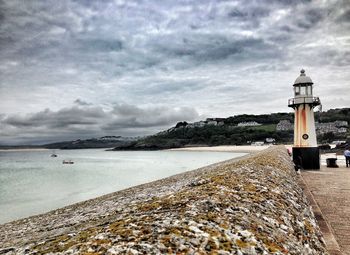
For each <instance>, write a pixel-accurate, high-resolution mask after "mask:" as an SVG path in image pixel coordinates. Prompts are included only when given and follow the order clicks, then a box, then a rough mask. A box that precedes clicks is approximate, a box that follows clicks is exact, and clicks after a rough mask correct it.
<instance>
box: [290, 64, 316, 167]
mask: <svg viewBox="0 0 350 255" xmlns="http://www.w3.org/2000/svg"><path fill="white" fill-rule="evenodd" d="M312 85H313V82H312V80H311V78H310V77H308V76H306V75H305V70H301V71H300V76H299V77H298V78H297V79H296V80H295V82H294V84H293V87H294V98H292V99H289V100H288V106H289V107H292V108H293V109H294V112H295V115H294V147H293V161H294V163H295V165H296V166H297V167H298V168H301V169H320V152H319V148H318V147H317V139H316V130H315V120H314V111H313V109H314V108H315V107H316V106H318V105H320V104H321V102H320V99H319V98H318V97H314V96H313V95H312Z"/></svg>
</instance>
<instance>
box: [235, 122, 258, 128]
mask: <svg viewBox="0 0 350 255" xmlns="http://www.w3.org/2000/svg"><path fill="white" fill-rule="evenodd" d="M237 126H238V127H254V126H261V124H260V123H258V122H256V121H247V122H240V123H238V124H237Z"/></svg>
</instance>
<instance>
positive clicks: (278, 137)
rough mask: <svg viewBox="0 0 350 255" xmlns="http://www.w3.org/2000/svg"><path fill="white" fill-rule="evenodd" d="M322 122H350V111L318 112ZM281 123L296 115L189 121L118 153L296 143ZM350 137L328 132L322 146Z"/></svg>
mask: <svg viewBox="0 0 350 255" xmlns="http://www.w3.org/2000/svg"><path fill="white" fill-rule="evenodd" d="M315 119H316V121H319V122H333V121H336V120H345V121H348V123H350V108H343V109H332V110H329V111H327V112H317V113H315ZM281 120H289V121H290V122H293V120H294V113H292V112H291V113H273V114H263V115H247V114H243V115H237V116H232V117H228V118H225V119H220V120H219V122H220V124H217V125H210V124H209V122H208V123H207V124H206V125H202V126H194V125H191V124H189V123H187V122H186V121H183V122H178V123H177V124H176V125H175V127H173V128H170V129H169V130H166V131H163V132H160V133H158V134H155V135H152V136H148V137H145V138H142V139H139V140H137V141H134V142H131V143H128V144H124V145H123V146H118V147H116V148H115V149H116V150H145V149H146V150H147V149H148V150H156V149H167V148H177V147H183V146H202V145H207V146H216V145H245V144H250V143H251V142H256V141H265V139H266V138H273V139H275V142H276V143H277V144H282V143H284V144H285V143H292V142H293V130H289V131H276V125H277V123H278V122H279V121H281ZM252 121H255V122H257V123H259V124H262V125H259V126H248V127H238V126H237V124H238V123H241V122H252ZM347 135H349V134H344V133H343V134H333V133H326V134H323V135H319V136H318V138H319V141H318V142H319V143H328V142H331V141H333V140H345V139H346V136H347Z"/></svg>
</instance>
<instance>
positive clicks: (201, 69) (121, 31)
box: [0, 0, 350, 139]
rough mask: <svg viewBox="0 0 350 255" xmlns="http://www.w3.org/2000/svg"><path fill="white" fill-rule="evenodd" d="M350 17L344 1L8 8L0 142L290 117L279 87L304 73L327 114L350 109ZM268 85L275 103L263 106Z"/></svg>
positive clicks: (9, 4)
mask: <svg viewBox="0 0 350 255" xmlns="http://www.w3.org/2000/svg"><path fill="white" fill-rule="evenodd" d="M349 10H350V6H349V3H348V1H342V0H336V1H332V2H314V1H306V0H305V1H304V0H272V1H270V0H263V1H244V0H238V1H220V0H214V1H210V3H208V2H207V1H200V0H191V1H187V0H184V1H171V0H165V1H161V2H159V1H156V0H149V1H112V0H111V1H85V0H82V1H80V0H79V1H78V0H77V1H75V0H65V1H54V0H48V1H36V0H34V1H19V0H13V1H1V0H0V75H1V79H0V109H1V110H0V111H1V112H0V114H3V116H6V117H3V118H2V120H1V123H2V126H1V127H0V129H1V130H0V131H1V135H3V134H6V137H8V139H10V138H9V137H11V134H12V139H14V135H13V134H16V135H17V134H18V133H16V132H17V131H18V130H20V131H21V132H24V133H26V134H28V137H26V136H25V135H22V136H21V137H22V138H23V139H32V138H31V137H34V135H35V134H43V135H44V134H45V136H46V137H54V136H55V135H56V136H58V135H59V134H60V135H61V136H60V137H71V136H73V135H77V134H79V132H80V133H81V134H85V135H92V134H99V133H103V132H105V131H113V130H115V131H116V132H119V130H123V132H125V133H128V134H132V132H135V133H137V134H141V133H142V129H144V130H147V131H145V132H144V133H147V132H151V130H152V128H153V130H156V129H157V128H159V127H160V126H161V125H165V126H166V125H172V124H174V123H171V122H172V121H173V122H176V121H177V120H183V119H185V117H186V118H187V117H188V118H189V119H190V118H192V117H193V118H195V117H196V116H198V115H197V114H196V113H195V111H194V110H193V109H197V110H198V112H200V114H203V115H205V116H207V115H211V116H214V117H215V116H217V115H220V116H223V117H224V116H225V115H226V116H229V115H233V114H238V113H248V112H247V111H250V113H257V111H264V110H265V111H267V109H269V110H268V111H288V108H286V107H284V106H285V102H284V101H283V98H288V97H289V96H290V94H291V91H290V90H289V87H288V85H286V87H283V86H282V85H281V84H290V82H291V81H293V80H294V79H295V76H296V75H298V73H299V69H300V68H301V67H304V68H306V69H307V71H309V70H310V75H311V76H312V77H315V78H316V79H317V78H318V79H319V80H320V82H322V85H323V86H319V87H318V88H319V90H318V92H319V93H320V96H322V93H324V95H327V97H329V100H328V101H326V102H333V103H331V105H329V106H328V107H329V108H331V107H341V106H343V104H344V103H341V104H342V105H340V102H347V104H350V101H349V99H347V98H344V99H343V100H338V98H339V97H343V95H332V94H330V93H328V90H327V88H328V87H329V86H330V85H331V86H334V89H335V90H334V91H341V90H342V88H343V87H346V86H347V87H348V86H349V80H350V76H349V74H348V72H347V71H345V70H347V69H348V68H349V65H350V61H349V36H350V34H349V29H348V21H349ZM335 74H337V75H335ZM340 74H341V75H340ZM267 87H268V88H269V89H270V90H271V91H269V93H271V94H272V95H275V94H274V93H277V94H276V96H278V97H279V99H276V102H277V103H276V104H274V105H271V106H270V107H265V108H264V107H261V105H266V104H267V103H266V102H265V101H264V100H263V98H264V97H263V96H261V95H265V93H266V88H267ZM282 88H283V89H282ZM276 91H277V92H276ZM315 91H317V90H315ZM272 97H273V96H272ZM332 98H333V99H334V100H331V99H332ZM82 99H84V100H82ZM74 100H75V102H74ZM235 100H236V102H237V104H239V105H234V107H233V105H232V104H234V101H235ZM278 100H280V101H278ZM72 102H74V104H73V106H72ZM114 102H128V104H121V105H114ZM269 102H272V100H269ZM274 102H275V101H274ZM159 105H161V107H159ZM185 106H188V107H189V109H186V108H183V107H185ZM45 108H48V109H50V110H44V111H43V110H42V109H45ZM112 108H113V110H110V109H112ZM175 109H177V110H175ZM190 109H192V110H190ZM187 112H188V113H189V115H186V113H187ZM167 114H168V115H169V118H168V117H167ZM157 116H158V117H157ZM181 116H184V118H181ZM191 116H192V117H191ZM16 130H17V131H16ZM25 130H27V131H25ZM50 130H51V131H50ZM135 130H137V132H136V131H135ZM50 132H51V133H50ZM101 135H103V134H101ZM0 138H1V137H0Z"/></svg>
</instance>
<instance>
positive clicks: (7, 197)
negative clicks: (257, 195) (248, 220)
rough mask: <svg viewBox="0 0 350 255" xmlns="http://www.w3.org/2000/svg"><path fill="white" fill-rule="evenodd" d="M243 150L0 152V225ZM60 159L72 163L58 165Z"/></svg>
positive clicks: (229, 155)
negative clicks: (52, 155) (54, 155)
mask: <svg viewBox="0 0 350 255" xmlns="http://www.w3.org/2000/svg"><path fill="white" fill-rule="evenodd" d="M52 153H55V154H57V157H51V156H50V155H51V154H52ZM243 155H245V153H233V152H203V151H171V150H164V151H106V150H105V149H84V150H57V151H50V150H31V151H30V150H22V151H0V224H3V223H6V222H10V221H13V220H16V219H20V218H24V217H28V216H32V215H36V214H41V213H45V212H48V211H51V210H53V209H57V208H60V207H64V206H67V205H70V204H74V203H76V202H80V201H84V200H87V199H91V198H95V197H98V196H101V195H104V194H108V193H111V192H115V191H118V190H122V189H125V188H129V187H132V186H136V185H139V184H143V183H147V182H150V181H154V180H158V179H162V178H165V177H168V176H171V175H174V174H178V173H182V172H186V171H189V170H193V169H196V168H200V167H203V166H206V165H209V164H213V163H216V162H220V161H224V160H227V159H232V158H236V157H240V156H243ZM64 160H65V161H72V162H74V164H63V161H64Z"/></svg>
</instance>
